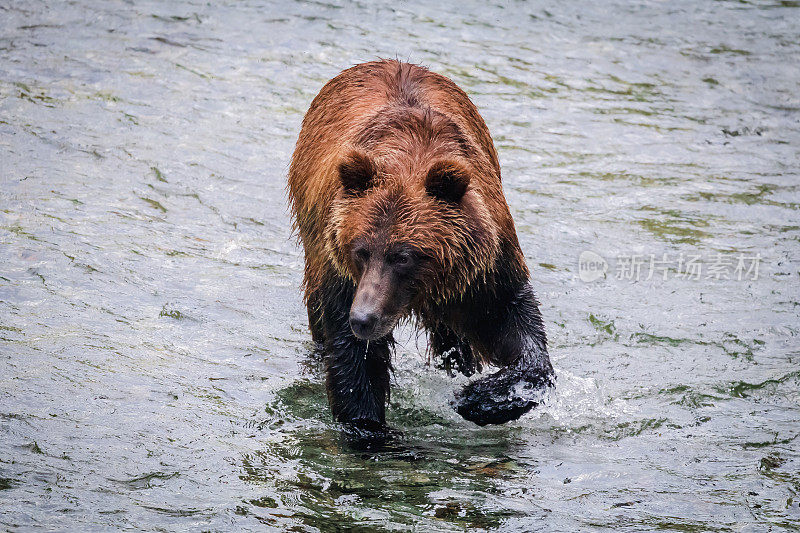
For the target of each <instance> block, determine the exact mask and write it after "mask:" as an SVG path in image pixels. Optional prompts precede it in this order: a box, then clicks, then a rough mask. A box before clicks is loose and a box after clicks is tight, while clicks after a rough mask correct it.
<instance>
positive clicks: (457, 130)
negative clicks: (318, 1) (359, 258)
mask: <svg viewBox="0 0 800 533" xmlns="http://www.w3.org/2000/svg"><path fill="white" fill-rule="evenodd" d="M353 151H360V152H363V153H366V154H369V156H370V157H371V158H373V160H376V161H378V164H379V172H380V174H379V175H380V176H381V178H380V179H381V183H380V184H379V186H373V187H372V188H371V190H370V191H369V193H368V194H367V196H366V197H363V198H361V197H357V198H347V197H345V196H344V195H343V194H342V189H343V187H342V185H341V182H340V179H339V174H338V166H339V164H340V163H341V162H342V161H343V160H344V159H345V158H347V156H348V154H350V153H351V152H353ZM437 161H438V162H449V161H452V162H454V163H457V164H460V165H461V166H462V167H463V168H466V169H468V171H469V173H470V182H469V187H468V190H467V193H466V195H465V196H464V200H463V207H462V209H461V210H460V211H454V210H452V209H448V208H447V206H442V205H440V202H437V201H436V200H435V199H433V198H431V197H430V196H429V195H426V194H425V183H424V180H425V176H426V175H427V173H428V171H429V170H430V168H431V167H432V166H433V164H435V163H436V162H437ZM289 191H290V198H291V203H292V211H293V214H294V220H295V224H296V228H297V230H298V231H299V234H300V238H301V239H302V242H303V245H304V247H305V257H306V270H305V276H304V288H305V293H306V298H307V303H308V298H309V297H310V295H313V294H315V293H317V291H318V289H319V287H320V285H321V284H322V283H323V280H324V279H326V275H327V273H328V272H329V271H330V270H331V269H334V270H335V271H336V272H337V273H338V274H340V275H342V276H345V277H348V278H350V279H356V277H355V272H354V267H353V265H352V263H351V261H350V258H349V254H348V248H347V245H348V244H349V243H350V242H352V240H353V239H354V238H355V237H357V236H358V235H361V234H363V233H364V232H366V231H367V230H368V229H369V228H373V227H375V226H376V225H377V224H378V223H381V222H382V223H384V225H387V230H388V231H390V233H391V235H392V240H396V241H403V242H407V243H410V244H412V245H415V246H417V247H419V248H420V249H421V250H424V251H425V252H426V253H428V254H429V255H430V257H432V258H434V259H435V263H434V266H433V268H432V269H431V273H430V276H431V277H433V278H435V279H433V280H431V281H432V283H429V284H427V285H426V292H425V293H424V294H421V295H420V296H419V297H418V298H417V301H415V302H414V305H413V309H412V311H413V312H417V313H418V312H420V311H424V309H423V307H424V301H426V300H435V301H437V302H440V303H446V302H447V301H448V300H449V299H452V298H458V297H459V296H460V295H462V294H463V293H464V292H465V291H466V290H467V287H468V285H469V284H470V283H471V282H472V281H473V280H475V279H476V278H478V277H483V276H486V274H487V273H490V272H491V271H492V270H493V269H494V268H495V261H496V260H497V257H498V255H499V250H500V248H501V247H506V248H509V249H511V250H513V254H511V256H510V257H508V256H507V255H506V259H511V261H512V264H510V265H506V266H507V267H510V268H511V269H512V270H514V271H516V273H517V274H518V275H519V276H520V277H521V278H527V275H528V270H527V267H526V266H525V261H524V257H523V255H522V252H521V251H520V249H519V244H518V242H517V237H516V232H515V229H514V222H513V220H512V218H511V214H510V212H509V209H508V205H507V204H506V200H505V197H504V195H503V191H502V186H501V184H500V165H499V163H498V160H497V153H496V152H495V149H494V145H493V144H492V139H491V136H490V135H489V131H488V129H487V127H486V124H485V123H484V121H483V119H482V118H481V116H480V115H479V114H478V110H477V109H476V107H475V105H474V104H473V103H472V102H471V101H470V99H469V97H468V96H467V95H466V93H464V91H462V90H461V89H460V88H458V87H457V86H456V85H455V84H454V83H453V82H452V81H450V80H449V79H447V78H445V77H444V76H441V75H439V74H435V73H433V72H430V71H429V70H427V69H424V68H422V67H419V66H416V65H411V64H407V63H400V62H397V61H374V62H371V63H365V64H361V65H357V66H355V67H352V68H350V69H347V70H345V71H344V72H342V73H341V74H339V75H338V76H336V77H335V78H333V79H332V80H331V81H329V82H328V83H327V84H326V85H325V86H324V87H323V88H322V90H321V91H320V93H319V94H318V95H317V97H316V98H314V100H313V102H312V103H311V107H310V109H309V111H308V113H307V114H306V116H305V119H304V120H303V127H302V131H301V134H300V138H299V139H298V142H297V147H296V149H295V152H294V155H293V156H292V164H291V167H290V171H289ZM393 207H394V209H392V208H393ZM386 212H392V213H393V215H394V219H393V220H390V221H380V220H378V219H379V218H380V217H381V216H382V215H383V214H384V213H386ZM387 223H388V224H387Z"/></svg>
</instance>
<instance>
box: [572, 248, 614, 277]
mask: <svg viewBox="0 0 800 533" xmlns="http://www.w3.org/2000/svg"><path fill="white" fill-rule="evenodd" d="M607 271H608V263H606V260H605V259H603V257H602V256H600V255H599V254H596V253H594V252H592V251H590V250H584V251H583V252H581V255H580V256H579V257H578V277H579V278H581V281H585V282H586V283H589V282H592V281H595V280H597V279H600V278H603V277H605V275H606V272H607Z"/></svg>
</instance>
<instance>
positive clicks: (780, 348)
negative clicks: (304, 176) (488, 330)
mask: <svg viewBox="0 0 800 533" xmlns="http://www.w3.org/2000/svg"><path fill="white" fill-rule="evenodd" d="M434 4H435V5H433V6H431V5H429V3H428V2H410V3H406V2H403V3H396V2H383V3H377V2H363V3H326V2H324V1H323V2H309V3H298V2H276V3H271V4H270V3H263V2H260V1H245V2H235V3H234V2H231V3H228V2H210V3H206V2H196V1H195V2H189V1H174V2H138V1H137V2H123V1H108V2H86V1H72V2H41V1H32V2H29V1H16V0H10V1H3V2H0V529H3V530H11V531H27V530H34V529H35V530H52V531H59V530H63V531H72V530H116V529H132V530H159V531H198V530H210V531H225V530H242V531H245V530H254V531H255V530H263V529H264V528H265V527H266V528H268V529H269V528H272V529H275V530H287V529H291V530H294V531H314V530H320V531H336V530H342V529H346V528H347V527H350V526H361V528H362V530H364V531H366V530H400V531H406V530H408V529H414V528H416V530H418V531H463V530H465V529H467V530H480V529H499V530H502V531H532V530H545V531H564V532H571V531H579V530H598V531H643V530H669V531H711V530H713V531H759V532H760V531H767V530H770V531H780V530H790V529H794V528H798V527H800V438H798V435H799V434H800V342H798V323H800V322H799V321H798V315H800V272H799V271H798V264H800V244H799V243H798V239H799V238H800V194H798V179H799V178H800V168H799V167H800V165H798V152H799V147H800V91H798V84H800V3H798V2H795V1H776V0H769V1H765V2H750V1H738V2H723V1H719V2H695V1H683V0H678V1H673V2H658V1H651V0H642V1H638V2H590V1H579V2H568V3H567V2H563V3H551V4H550V5H545V4H543V3H524V2H507V3H505V2H504V3H495V4H493V5H486V3H483V2H438V3H434ZM376 57H398V58H400V59H404V60H410V61H413V62H417V63H421V64H424V65H427V66H428V67H430V68H431V69H433V70H435V71H437V72H440V73H442V74H445V75H447V76H449V77H451V78H452V79H453V80H454V81H455V82H456V83H458V84H459V85H460V86H461V87H463V88H464V89H465V90H466V91H467V92H468V93H469V95H470V96H471V98H472V99H473V100H474V101H475V103H476V104H477V105H478V107H479V108H480V110H481V112H482V114H483V116H484V118H485V119H486V121H487V123H488V125H489V129H490V130H491V132H492V134H493V136H494V139H495V143H496V145H497V147H498V151H499V155H500V160H501V164H502V167H503V175H504V187H505V192H506V196H507V199H508V202H509V204H510V206H511V210H512V213H513V215H514V217H515V221H516V224H517V230H518V233H519V238H520V241H521V244H522V248H523V250H524V252H525V254H526V257H527V260H528V263H529V265H530V266H531V268H532V272H533V284H534V287H535V289H536V291H537V293H538V294H539V296H540V299H541V301H542V313H543V315H544V319H545V323H546V325H547V329H548V335H549V340H550V350H551V354H552V358H553V363H554V366H555V368H556V372H557V374H558V386H557V390H556V392H555V393H553V394H552V395H551V396H550V398H548V401H547V404H546V405H545V406H544V407H543V408H541V409H538V410H536V411H535V412H532V413H531V414H529V415H527V416H526V417H524V418H523V419H522V420H520V421H518V422H515V423H510V424H508V425H505V426H502V427H493V428H478V427H477V426H474V425H472V424H470V423H468V422H465V421H464V420H462V419H461V418H460V417H458V415H457V414H456V413H454V412H453V411H452V409H451V408H450V407H449V405H448V402H449V400H450V398H451V397H452V394H453V391H454V390H456V389H457V388H459V387H460V386H462V385H463V383H464V382H465V378H455V379H451V378H449V377H448V376H447V375H446V374H444V373H442V372H440V371H438V370H436V369H435V368H434V367H433V366H432V365H428V363H427V356H426V347H427V344H426V340H425V337H424V336H419V335H417V334H415V333H414V331H413V330H412V329H411V328H409V327H406V328H405V329H404V330H402V331H401V332H400V334H399V338H400V341H401V342H400V344H399V345H398V349H397V354H396V356H395V358H394V364H395V367H396V371H395V374H394V377H393V381H394V386H393V395H392V400H391V404H390V407H389V409H388V418H389V420H390V423H391V424H392V426H393V427H395V428H397V429H398V430H399V431H400V432H402V436H401V437H399V438H397V439H396V440H395V441H392V442H391V443H389V444H388V445H387V446H386V447H384V448H381V449H373V450H369V449H366V450H365V449H359V448H357V447H353V446H352V445H351V444H350V443H348V442H346V441H345V440H343V439H342V438H341V435H340V428H339V427H338V426H336V425H335V424H333V423H332V422H331V417H330V413H329V410H328V407H327V401H326V399H325V393H324V388H323V385H322V380H323V378H322V375H321V369H320V365H319V364H318V362H317V361H316V360H315V359H314V357H313V356H312V355H311V353H310V349H311V344H310V336H309V333H308V331H307V324H306V315H305V310H304V308H303V305H302V300H301V294H300V291H299V288H298V286H299V283H300V280H301V274H302V260H301V250H300V248H299V247H298V246H297V244H296V242H295V240H294V237H293V236H292V235H291V231H290V220H289V216H288V211H287V203H286V194H285V183H286V174H287V169H288V162H289V158H290V155H291V152H292V149H293V146H294V142H295V140H296V138H297V134H298V132H299V128H300V122H301V120H302V117H303V113H304V112H305V110H306V109H307V107H308V105H309V103H310V101H311V99H312V98H313V96H314V95H315V94H316V92H317V91H318V90H319V89H320V88H321V87H322V85H323V84H324V83H325V81H326V80H328V79H329V78H331V77H332V76H334V75H335V74H336V73H337V72H339V71H340V70H341V69H343V68H345V67H347V66H349V65H352V64H355V63H358V62H361V61H365V60H370V59H374V58H376ZM582 253H583V256H581V254H582ZM579 257H582V258H583V261H579Z"/></svg>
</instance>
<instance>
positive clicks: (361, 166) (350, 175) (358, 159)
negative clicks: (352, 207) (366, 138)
mask: <svg viewBox="0 0 800 533" xmlns="http://www.w3.org/2000/svg"><path fill="white" fill-rule="evenodd" d="M377 174H378V169H377V168H376V167H375V163H374V162H373V161H372V159H370V158H369V156H367V155H366V154H365V153H363V152H359V151H353V152H350V154H349V155H348V156H347V157H345V158H344V159H343V160H342V162H341V163H339V179H340V180H341V182H342V186H343V187H344V193H345V194H346V195H348V196H358V195H360V194H361V193H363V192H365V191H366V190H367V189H369V188H370V187H371V186H372V185H373V182H374V180H375V176H376V175H377Z"/></svg>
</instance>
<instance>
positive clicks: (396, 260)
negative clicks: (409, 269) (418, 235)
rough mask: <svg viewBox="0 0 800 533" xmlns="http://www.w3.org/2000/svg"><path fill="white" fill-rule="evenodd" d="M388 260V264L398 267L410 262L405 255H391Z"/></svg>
mask: <svg viewBox="0 0 800 533" xmlns="http://www.w3.org/2000/svg"><path fill="white" fill-rule="evenodd" d="M388 259H389V262H390V263H392V264H393V265H398V266H405V265H407V264H408V263H410V262H411V258H410V257H409V256H407V255H406V254H392V255H390V256H389V258H388Z"/></svg>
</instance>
